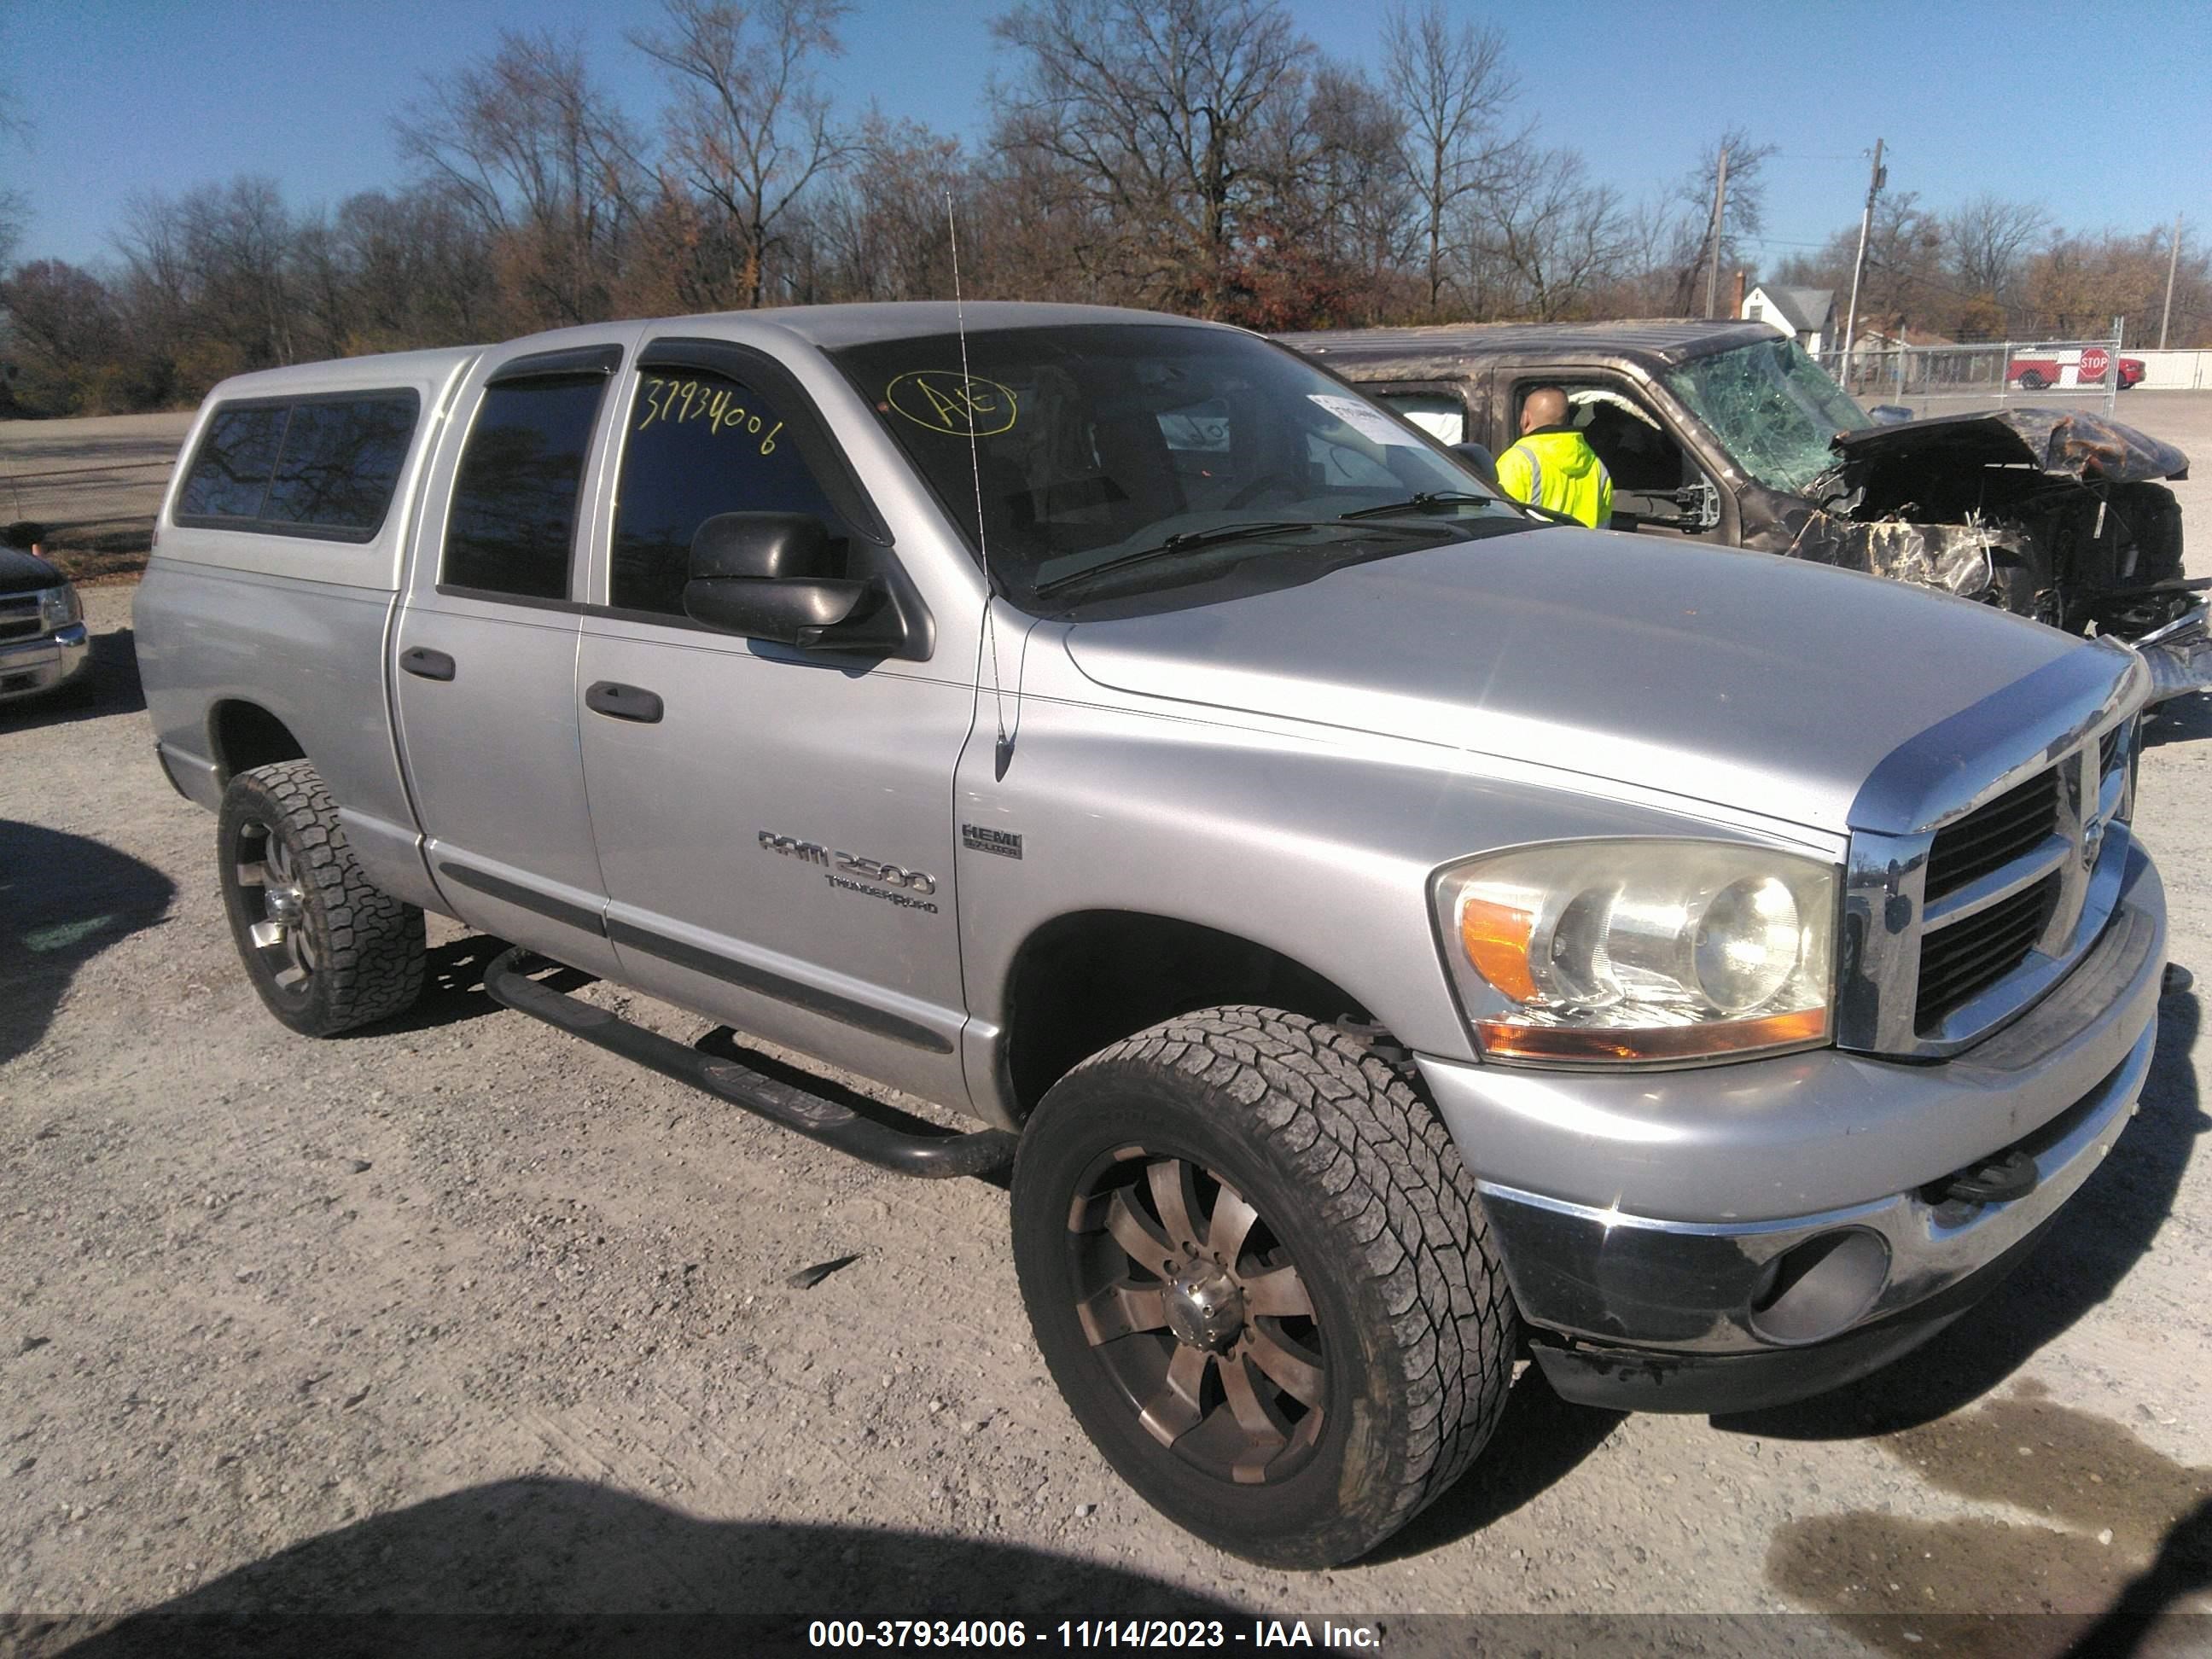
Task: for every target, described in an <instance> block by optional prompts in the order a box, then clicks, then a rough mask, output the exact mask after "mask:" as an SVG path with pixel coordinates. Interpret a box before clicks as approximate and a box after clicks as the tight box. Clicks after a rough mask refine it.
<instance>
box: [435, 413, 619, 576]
mask: <svg viewBox="0 0 2212 1659" xmlns="http://www.w3.org/2000/svg"><path fill="white" fill-rule="evenodd" d="M606 384H607V380H606V376H605V375H604V374H592V375H588V376H576V377H572V378H567V379H561V380H518V381H515V382H513V383H512V384H509V385H507V386H493V387H491V388H490V389H489V390H488V391H487V392H485V393H484V399H483V408H482V409H480V410H477V420H476V425H475V426H474V428H471V431H470V433H469V441H468V447H467V448H465V449H464V450H463V451H462V452H461V465H460V471H459V476H458V477H456V478H455V479H454V481H453V511H452V513H451V514H450V515H449V516H448V518H447V520H446V550H445V557H444V561H443V562H442V563H441V566H440V568H439V580H441V581H443V582H447V583H450V584H452V585H453V586H457V587H477V588H483V589H487V590H489V592H495V593H513V594H516V595H519V596H521V597H524V598H528V599H566V598H567V597H568V560H569V552H570V550H571V548H572V546H573V544H574V538H575V529H576V494H577V490H578V489H579V487H580V485H581V483H582V482H583V476H584V457H585V454H586V452H587V451H589V449H590V448H591V443H592V421H593V419H594V418H595V417H596V416H598V414H599V395H600V393H601V392H604V391H605V389H606Z"/></svg>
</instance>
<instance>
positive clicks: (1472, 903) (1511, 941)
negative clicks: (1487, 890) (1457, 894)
mask: <svg viewBox="0 0 2212 1659" xmlns="http://www.w3.org/2000/svg"><path fill="white" fill-rule="evenodd" d="M1535 931H1536V918H1535V917H1534V916H1533V915H1529V914H1528V911H1526V910H1516V909H1515V908H1513V907H1512V906H1511V905H1510V904H1495V903H1492V902H1491V901H1490V900H1488V899H1480V898H1474V897H1468V898H1466V899H1463V900H1462V901H1461V902H1460V907H1459V942H1460V945H1461V947H1462V949H1464V950H1465V951H1467V959H1468V961H1469V962H1471V963H1474V968H1475V971H1476V972H1477V973H1479V974H1480V975H1482V976H1483V978H1484V979H1486V980H1487V981H1490V983H1491V984H1492V986H1494V987H1497V988H1498V990H1500V991H1502V992H1504V994H1506V995H1507V996H1509V997H1511V998H1512V999H1513V1000H1514V1001H1516V1002H1534V1000H1536V981H1534V979H1532V978H1531V977H1530V976H1529V974H1528V940H1529V939H1530V937H1531V936H1532V935H1533V934H1534V933H1535Z"/></svg>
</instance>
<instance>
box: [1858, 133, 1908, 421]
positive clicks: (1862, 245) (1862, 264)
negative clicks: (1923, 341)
mask: <svg viewBox="0 0 2212 1659" xmlns="http://www.w3.org/2000/svg"><path fill="white" fill-rule="evenodd" d="M1888 177H1889V175H1888V174H1887V173H1885V172H1883V171H1882V166H1881V139H1879V138H1877V139H1875V141H1874V172H1873V173H1871V174H1870V175H1869V177H1868V179H1867V200H1866V211H1865V212H1864V213H1863V214H1861V215H1860V216H1859V257H1858V258H1856V259H1854V260H1852V261H1851V307H1850V311H1849V312H1848V313H1845V315H1844V391H1846V392H1849V391H1850V389H1851V348H1852V347H1853V346H1854V345H1856V344H1857V341H1858V331H1859V277H1860V276H1861V274H1862V273H1863V272H1864V271H1865V270H1866V250H1867V234H1868V233H1869V231H1871V230H1872V229H1873V228H1874V198H1875V197H1877V196H1879V195H1881V187H1882V185H1883V183H1884V181H1885V180H1887V179H1888ZM1898 343H1899V345H1900V346H1901V345H1903V344H1904V342H1903V341H1901V340H1900V341H1899V342H1898Z"/></svg>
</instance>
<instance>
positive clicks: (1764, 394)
mask: <svg viewBox="0 0 2212 1659" xmlns="http://www.w3.org/2000/svg"><path fill="white" fill-rule="evenodd" d="M1660 378H1661V379H1662V380H1665V381H1666V383H1667V385H1668V386H1670V387H1671V388H1673V390H1674V395H1675V396H1676V397H1678V398H1680V399H1681V400H1682V401H1683V402H1684V403H1685V404H1688V405H1689V407H1690V410H1691V412H1692V414H1694V415H1696V416H1698V418H1699V419H1700V420H1702V421H1703V422H1705V424H1706V425H1707V426H1709V427H1711V428H1712V429H1713V435H1714V436H1716V437H1717V438H1718V439H1719V440H1720V441H1721V443H1722V445H1723V447H1725V448H1726V449H1727V450H1728V453H1729V454H1730V455H1731V456H1733V457H1735V463H1736V465H1739V466H1741V468H1742V469H1743V470H1744V471H1747V472H1748V473H1749V474H1751V476H1752V477H1754V478H1756V479H1758V480H1759V483H1763V484H1765V486H1766V487H1767V488H1768V489H1781V490H1787V491H1789V492H1790V494H1792V495H1797V494H1802V492H1803V490H1804V489H1805V488H1806V487H1807V486H1808V484H1810V483H1812V482H1813V480H1814V479H1815V478H1817V477H1820V474H1822V473H1823V472H1826V471H1827V470H1828V469H1829V468H1830V467H1832V466H1833V465H1835V464H1836V457H1835V454H1834V453H1833V452H1832V451H1831V450H1830V449H1829V447H1828V440H1829V439H1831V438H1832V437H1834V436H1835V435H1836V434H1838V432H1850V431H1853V430H1856V429H1857V428H1860V427H1863V426H1872V425H1873V424H1874V422H1873V421H1872V419H1870V418H1869V416H1868V415H1867V412H1866V410H1863V409H1861V408H1860V407H1859V406H1858V404H1857V401H1856V400H1855V399H1854V398H1852V397H1851V395H1850V393H1849V392H1845V391H1844V389H1843V387H1841V386H1838V385H1837V384H1836V383H1835V381H1834V380H1832V379H1831V378H1830V377H1829V374H1828V371H1827V370H1826V369H1825V368H1821V367H1820V364H1818V363H1816V362H1814V361H1813V360H1812V359H1811V358H1810V357H1808V356H1806V355H1805V353H1804V351H1803V350H1802V349H1801V348H1800V347H1799V346H1798V344H1797V342H1796V341H1795V340H1792V339H1789V338H1787V337H1780V336H1778V337H1776V338H1775V339H1773V340H1772V341H1771V342H1770V341H1761V342H1760V343H1759V344H1757V345H1747V346H1738V347H1737V348H1736V349H1735V350H1733V351H1723V352H1717V353H1716V354H1715V355H1713V356H1711V357H1700V358H1699V359H1697V360H1696V361H1695V362H1687V363H1685V364H1683V365H1682V366H1681V368H1675V369H1669V370H1668V372H1667V373H1666V374H1663V375H1662V376H1661V377H1660Z"/></svg>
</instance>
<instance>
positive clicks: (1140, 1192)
mask: <svg viewBox="0 0 2212 1659" xmlns="http://www.w3.org/2000/svg"><path fill="white" fill-rule="evenodd" d="M1067 1225H1068V1240H1067V1243H1068V1250H1069V1253H1070V1257H1071V1264H1070V1265H1071V1266H1072V1267H1073V1270H1074V1272H1073V1281H1074V1285H1075V1286H1076V1304H1075V1312H1076V1317H1077V1318H1078V1320H1079V1322H1081V1324H1082V1327H1083V1333H1084V1335H1085V1338H1087V1339H1088V1340H1089V1341H1090V1344H1091V1352H1092V1353H1093V1354H1094V1356H1095V1357H1096V1358H1097V1360H1098V1363H1099V1364H1101V1365H1102V1366H1103V1367H1104V1369H1105V1370H1106V1372H1107V1374H1108V1375H1109V1376H1110V1377H1111V1378H1112V1379H1113V1381H1114V1383H1115V1385H1116V1387H1117V1388H1118V1389H1119V1390H1120V1392H1121V1395H1123V1396H1124V1397H1125V1398H1126V1400H1127V1401H1128V1403H1129V1406H1130V1407H1131V1408H1132V1409H1133V1411H1134V1412H1135V1413H1137V1418H1138V1420H1139V1422H1140V1423H1141V1424H1142V1425H1144V1427H1145V1429H1146V1432H1148V1433H1149V1434H1150V1435H1151V1436H1152V1438H1153V1439H1154V1440H1156V1441H1158V1443H1160V1444H1161V1445H1162V1446H1164V1447H1166V1448H1168V1449H1170V1451H1172V1452H1173V1453H1174V1454H1175V1455H1176V1456H1177V1457H1179V1458H1182V1460H1184V1461H1185V1462H1189V1463H1191V1464H1193V1465H1195V1466H1196V1467H1197V1468H1200V1470H1203V1471H1204V1472H1206V1473H1207V1474H1212V1475H1214V1476H1216V1477H1217V1478H1218V1479H1220V1480H1229V1481H1233V1482H1235V1483H1237V1484H1238V1485H1241V1486H1259V1485H1265V1484H1267V1483H1268V1482H1270V1481H1275V1480H1284V1479H1286V1478H1288V1477H1289V1476H1290V1475H1291V1474H1296V1473H1297V1470H1298V1469H1299V1468H1301V1467H1302V1466H1303V1465H1304V1463H1305V1462H1306V1461H1307V1459H1308V1458H1309V1456H1310V1455H1311V1453H1312V1451H1313V1449H1314V1446H1315V1445H1316V1443H1317V1442H1318V1441H1319V1439H1320V1437H1321V1433H1322V1415H1323V1410H1322V1408H1323V1406H1324V1404H1325V1402H1326V1401H1327V1399H1328V1373H1327V1370H1326V1362H1325V1354H1326V1346H1325V1344H1324V1342H1323V1340H1322V1334H1321V1330H1320V1328H1319V1326H1318V1324H1317V1323H1316V1318H1315V1313H1314V1305H1313V1301H1312V1298H1311V1297H1310V1296H1309V1295H1308V1293H1307V1291H1306V1286H1305V1284H1304V1281H1303V1280H1302V1279H1300V1278H1299V1276H1298V1269H1297V1264H1296V1263H1294V1262H1293V1261H1291V1256H1290V1252H1289V1250H1288V1249H1285V1247H1284V1246H1283V1245H1282V1244H1281V1243H1280V1242H1279V1240H1278V1239H1277V1238H1276V1237H1275V1235H1274V1233H1273V1230H1272V1229H1270V1228H1269V1226H1268V1225H1267V1221H1266V1220H1265V1219H1264V1218H1262V1217H1261V1215H1260V1213H1259V1212H1258V1211H1257V1210H1255V1209H1254V1208H1253V1206H1251V1205H1250V1204H1249V1203H1248V1202H1246V1201H1245V1200H1244V1198H1243V1195H1242V1194H1239V1193H1238V1192H1237V1189H1236V1188H1234V1187H1232V1186H1231V1185H1230V1184H1229V1183H1228V1182H1225V1181H1224V1180H1222V1179H1221V1177H1220V1176H1217V1175H1215V1174H1214V1173H1213V1172H1212V1170H1207V1169H1206V1168H1204V1167H1202V1166H1201V1165H1199V1164H1194V1163H1192V1162H1190V1161H1188V1160H1187V1159H1184V1158H1173V1157H1154V1156H1152V1154H1150V1153H1148V1152H1146V1151H1145V1150H1144V1149H1143V1148H1142V1147H1139V1146H1125V1147H1122V1148H1121V1149H1120V1150H1119V1151H1118V1152H1115V1153H1113V1154H1112V1155H1111V1156H1110V1157H1109V1158H1105V1159H1103V1160H1102V1161H1101V1162H1100V1164H1097V1166H1094V1168H1093V1170H1091V1174H1090V1176H1089V1177H1088V1178H1087V1179H1086V1180H1085V1182H1084V1183H1083V1184H1082V1186H1081V1187H1080V1188H1079V1189H1078V1192H1077V1194H1076V1196H1075V1200H1074V1202H1073V1205H1072V1206H1070V1209H1069V1212H1068V1223H1067Z"/></svg>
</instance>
